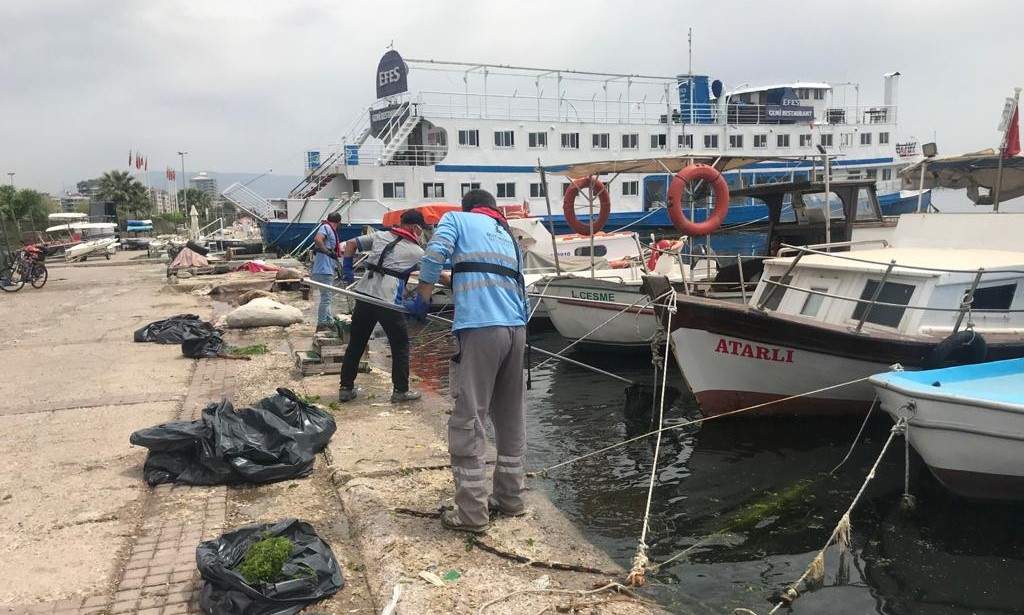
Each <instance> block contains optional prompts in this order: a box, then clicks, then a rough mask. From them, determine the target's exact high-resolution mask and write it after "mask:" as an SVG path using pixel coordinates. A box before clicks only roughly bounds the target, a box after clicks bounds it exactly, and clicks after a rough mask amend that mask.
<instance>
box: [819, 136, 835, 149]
mask: <svg viewBox="0 0 1024 615" xmlns="http://www.w3.org/2000/svg"><path fill="white" fill-rule="evenodd" d="M818 142H819V143H820V144H821V146H822V147H832V135H820V138H819V139H818Z"/></svg>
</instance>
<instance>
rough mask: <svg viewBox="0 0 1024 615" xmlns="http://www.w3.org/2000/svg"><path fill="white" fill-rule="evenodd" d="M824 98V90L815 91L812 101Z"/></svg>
mask: <svg viewBox="0 0 1024 615" xmlns="http://www.w3.org/2000/svg"><path fill="white" fill-rule="evenodd" d="M824 98H825V90H820V89H815V90H814V100H822V99H824Z"/></svg>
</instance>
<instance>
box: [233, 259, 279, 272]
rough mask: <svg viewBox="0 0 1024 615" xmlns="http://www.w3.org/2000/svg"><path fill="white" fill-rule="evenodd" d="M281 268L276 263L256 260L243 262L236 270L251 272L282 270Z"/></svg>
mask: <svg viewBox="0 0 1024 615" xmlns="http://www.w3.org/2000/svg"><path fill="white" fill-rule="evenodd" d="M280 270H281V268H280V267H277V266H276V265H269V264H267V263H260V262H256V261H248V262H245V263H242V264H241V265H239V266H238V267H237V268H235V271H248V272H249V273H259V272H261V271H280Z"/></svg>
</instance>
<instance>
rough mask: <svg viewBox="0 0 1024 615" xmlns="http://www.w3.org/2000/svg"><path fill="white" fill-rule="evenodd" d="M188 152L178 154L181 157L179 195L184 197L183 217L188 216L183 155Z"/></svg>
mask: <svg viewBox="0 0 1024 615" xmlns="http://www.w3.org/2000/svg"><path fill="white" fill-rule="evenodd" d="M187 153H188V152H178V155H179V156H181V193H182V194H184V195H185V215H188V189H187V187H186V184H185V154H187Z"/></svg>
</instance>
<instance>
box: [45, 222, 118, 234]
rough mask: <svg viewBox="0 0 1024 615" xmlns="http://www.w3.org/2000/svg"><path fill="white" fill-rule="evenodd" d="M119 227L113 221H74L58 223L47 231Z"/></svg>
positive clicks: (95, 229) (96, 229)
mask: <svg viewBox="0 0 1024 615" xmlns="http://www.w3.org/2000/svg"><path fill="white" fill-rule="evenodd" d="M115 228H117V225H116V224H114V223H113V222H72V223H70V224H58V225H57V226H51V227H50V228H48V229H46V232H47V233H55V232H57V231H90V230H92V231H100V230H113V229H115Z"/></svg>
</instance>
